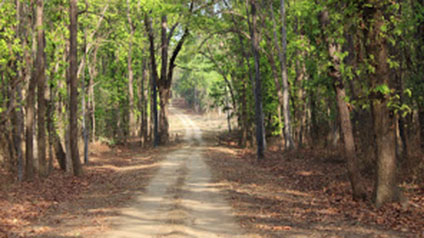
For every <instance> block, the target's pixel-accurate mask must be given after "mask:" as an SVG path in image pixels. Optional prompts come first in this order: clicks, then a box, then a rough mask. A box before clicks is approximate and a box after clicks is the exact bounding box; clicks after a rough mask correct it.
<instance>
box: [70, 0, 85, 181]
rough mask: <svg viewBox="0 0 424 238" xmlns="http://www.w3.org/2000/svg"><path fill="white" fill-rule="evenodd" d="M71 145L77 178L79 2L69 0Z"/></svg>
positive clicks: (78, 159)
mask: <svg viewBox="0 0 424 238" xmlns="http://www.w3.org/2000/svg"><path fill="white" fill-rule="evenodd" d="M69 1H70V7H69V20H70V25H69V32H70V48H69V86H70V95H69V108H70V110H69V134H70V135H69V143H70V150H71V151H70V152H71V158H72V166H73V171H74V175H75V176H82V175H83V170H82V166H81V161H80V157H79V151H78V77H77V71H78V68H77V59H78V58H77V54H78V46H77V43H78V42H77V34H78V8H77V1H78V0H69Z"/></svg>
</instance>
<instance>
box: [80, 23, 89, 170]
mask: <svg viewBox="0 0 424 238" xmlns="http://www.w3.org/2000/svg"><path fill="white" fill-rule="evenodd" d="M86 48H87V31H86V30H85V29H84V49H83V52H84V56H83V61H84V65H83V68H82V78H81V79H82V80H81V93H82V95H81V108H82V137H83V141H84V164H88V131H87V124H86V119H87V113H86V109H87V105H86V103H85V94H86V93H85V73H86V68H87V50H86Z"/></svg>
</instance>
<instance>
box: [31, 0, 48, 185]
mask: <svg viewBox="0 0 424 238" xmlns="http://www.w3.org/2000/svg"><path fill="white" fill-rule="evenodd" d="M43 11H44V2H43V0H37V7H36V20H35V28H36V30H37V55H36V60H35V65H34V67H35V70H36V77H37V101H38V114H37V117H38V120H37V124H38V125H37V126H38V128H37V129H38V133H37V151H38V165H39V173H40V175H41V176H43V177H45V176H47V159H46V120H45V117H46V99H45V87H46V85H45V84H46V75H45V69H46V62H45V53H44V42H45V39H44V29H43Z"/></svg>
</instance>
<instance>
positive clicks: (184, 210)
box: [106, 108, 257, 238]
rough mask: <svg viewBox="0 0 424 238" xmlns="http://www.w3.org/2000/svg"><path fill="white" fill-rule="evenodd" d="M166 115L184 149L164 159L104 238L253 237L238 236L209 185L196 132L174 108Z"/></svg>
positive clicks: (215, 188)
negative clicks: (178, 129)
mask: <svg viewBox="0 0 424 238" xmlns="http://www.w3.org/2000/svg"><path fill="white" fill-rule="evenodd" d="M171 113H172V114H173V116H174V117H177V118H178V119H179V120H180V121H181V123H182V124H183V125H185V135H184V146H183V148H181V149H179V150H177V151H175V152H172V153H170V154H168V155H167V157H166V159H165V160H164V161H162V163H161V167H160V169H159V171H158V173H157V174H156V175H155V177H154V178H153V179H152V180H151V182H150V184H149V186H148V187H147V190H146V193H145V194H144V195H142V196H140V197H138V198H137V199H136V201H135V203H134V204H133V205H132V206H131V207H129V208H126V209H124V210H122V215H121V216H119V218H117V219H116V221H114V222H113V224H115V225H114V229H113V230H112V231H111V232H109V234H108V235H107V236H106V237H110V238H133V237H134V238H135V237H137V238H143V237H157V238H159V237H198V238H206V237H208V238H214V237H231V238H236V237H253V236H252V235H249V234H245V233H244V232H243V231H242V230H241V228H240V227H239V225H238V224H237V223H236V222H235V221H234V218H233V216H232V212H231V208H230V207H229V205H228V204H227V202H226V201H225V199H224V198H223V196H222V195H221V193H220V190H219V185H218V184H213V183H211V173H210V170H209V167H208V166H207V165H206V163H205V162H204V158H203V157H202V148H201V145H202V136H201V130H200V129H199V127H197V126H196V124H195V123H194V122H193V121H192V120H191V119H190V118H189V116H187V115H184V114H182V112H181V111H179V110H177V109H176V108H171ZM255 237H257V236H255Z"/></svg>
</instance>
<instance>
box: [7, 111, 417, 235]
mask: <svg viewBox="0 0 424 238" xmlns="http://www.w3.org/2000/svg"><path fill="white" fill-rule="evenodd" d="M184 112H185V113H184V114H185V115H179V116H178V115H177V113H176V114H173V116H171V122H170V123H171V135H172V138H173V142H172V143H171V144H169V145H167V146H163V147H160V148H156V149H154V148H147V149H141V148H140V147H139V146H137V145H136V144H130V145H129V146H115V147H108V146H106V145H103V144H100V143H97V144H93V145H91V154H90V160H91V161H90V164H89V165H88V166H85V175H84V177H82V178H74V177H72V176H69V175H67V174H65V173H62V172H60V171H57V170H55V171H54V172H53V173H52V175H51V176H50V177H49V178H47V179H39V180H37V181H36V182H33V183H27V182H24V183H16V182H13V181H10V180H8V176H7V175H6V174H5V172H4V171H1V170H0V175H1V176H0V238H2V237H8V238H12V237H16V238H21V237H33V238H42V237H45V238H48V237H51V238H53V237H55V238H70V237H111V238H112V237H142V236H140V235H138V236H137V235H134V234H129V233H130V232H131V231H132V230H133V229H138V228H140V229H139V230H138V231H141V232H144V235H146V236H147V237H152V236H153V233H155V235H156V236H153V237H202V238H203V237H215V236H214V235H221V236H220V237H226V236H228V237H236V235H239V237H296V238H300V237H305V238H306V237H312V238H314V237H352V238H353V237H355V238H356V237H375V238H386V237H387V238H388V237H408V238H409V237H411V238H412V237H414V238H415V237H424V228H423V227H424V189H423V188H422V186H421V188H420V187H418V186H414V185H413V184H404V188H405V191H406V193H407V197H408V198H409V204H408V206H406V207H403V206H401V205H400V204H391V205H387V206H384V207H383V208H380V209H375V208H373V206H372V204H371V202H353V201H351V199H350V193H349V184H348V181H347V179H346V176H345V167H344V164H343V162H342V161H341V160H340V159H339V156H338V155H337V153H336V152H329V151H319V150H315V151H311V150H301V151H296V152H291V153H282V152H280V151H278V148H273V147H272V146H271V148H270V152H268V153H267V159H266V161H262V162H257V161H256V160H255V156H254V153H253V152H252V151H251V150H247V149H240V148H238V147H237V146H236V142H235V139H234V137H232V136H231V134H228V133H226V132H225V130H226V128H227V127H226V124H225V123H226V122H225V119H224V118H222V117H217V116H205V115H200V114H195V113H192V112H191V111H189V110H185V111H184ZM188 120H191V121H193V122H194V123H190V122H187V121H188ZM187 125H189V128H187ZM196 125H197V126H196ZM190 128H191V129H190ZM198 128H200V130H199V129H198ZM190 134H191V135H190ZM200 134H202V138H200ZM183 135H186V136H189V137H187V138H184V136H183ZM189 138H194V140H193V139H192V140H190V139H189ZM203 161H205V162H206V164H207V165H206V164H205V163H204V162H203ZM208 171H210V173H209V172H208ZM158 175H161V176H158ZM162 175H165V176H162ZM170 175H171V176H170ZM172 175H175V176H172ZM210 179H211V180H210ZM209 180H210V181H209ZM190 193H191V194H190ZM200 201H203V203H201V202H200ZM228 204H229V205H230V206H231V207H232V209H230V208H229V206H228ZM220 208H222V209H220ZM199 209H200V210H199ZM202 214H203V215H202ZM134 216H135V217H137V218H135V217H134ZM143 216H148V217H150V219H140V218H142V217H143ZM208 222H210V224H213V225H211V226H208V225H205V224H207V223H208ZM195 223H197V224H200V225H195ZM237 223H238V224H237ZM221 224H223V225H221ZM137 227H138V228H137ZM122 231H126V233H125V235H128V236H124V233H122ZM128 231H129V232H128ZM120 232H121V233H120ZM158 232H160V233H159V234H158ZM137 234H140V233H137Z"/></svg>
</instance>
